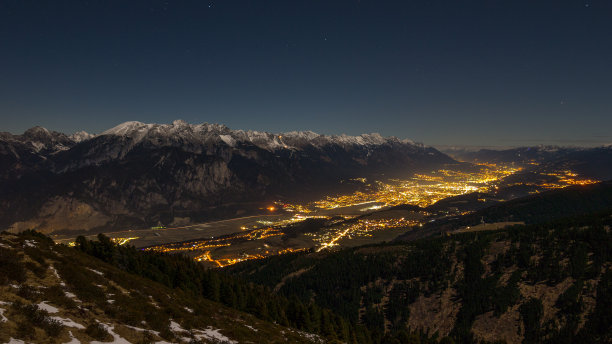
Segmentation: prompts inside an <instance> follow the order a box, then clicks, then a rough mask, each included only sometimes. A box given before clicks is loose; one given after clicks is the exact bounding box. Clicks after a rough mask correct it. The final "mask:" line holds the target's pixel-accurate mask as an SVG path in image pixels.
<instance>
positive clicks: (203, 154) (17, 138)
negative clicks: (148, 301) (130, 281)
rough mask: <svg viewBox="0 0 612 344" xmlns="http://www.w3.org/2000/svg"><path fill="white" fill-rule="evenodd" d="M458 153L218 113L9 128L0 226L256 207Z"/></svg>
mask: <svg viewBox="0 0 612 344" xmlns="http://www.w3.org/2000/svg"><path fill="white" fill-rule="evenodd" d="M449 163H456V162H455V160H453V159H452V158H450V157H449V156H447V155H445V154H443V153H441V152H439V151H438V150H436V149H434V148H431V147H426V146H424V145H422V144H418V143H414V142H412V141H410V140H402V139H398V138H395V137H386V138H385V137H382V136H381V135H379V134H364V135H359V136H347V135H332V136H328V135H320V134H316V133H314V132H311V131H305V132H288V133H283V134H271V133H266V132H258V131H244V130H231V129H229V128H228V127H226V126H223V125H219V124H207V123H204V124H196V125H193V124H188V123H186V122H184V121H180V120H178V121H174V122H173V123H172V124H145V123H141V122H126V123H123V124H120V125H118V126H116V127H114V128H111V129H109V130H106V131H104V132H102V133H101V134H99V135H91V134H88V133H85V132H80V133H76V134H73V135H66V134H63V133H58V132H54V131H49V130H47V129H45V128H41V127H35V128H32V129H29V130H27V131H26V132H25V133H23V134H22V135H12V134H9V133H2V134H0V195H1V196H0V206H2V207H3V209H5V211H3V212H2V214H0V228H4V229H11V230H14V231H20V230H25V229H30V228H37V229H38V230H41V231H43V232H46V233H50V232H58V231H65V230H72V231H74V230H85V231H87V230H104V229H105V228H116V227H122V228H126V227H127V228H142V227H145V226H150V225H155V224H160V223H161V224H164V225H166V224H172V223H179V222H180V223H186V222H193V221H203V220H207V219H211V218H223V217H230V216H236V215H242V214H245V215H246V214H250V213H252V212H253V211H256V210H257V209H259V208H261V207H262V205H263V204H265V203H266V202H270V201H273V200H276V199H287V198H292V197H293V198H295V197H296V196H295V195H300V197H302V198H307V197H314V196H317V195H321V194H322V193H323V192H324V191H327V192H329V190H333V188H336V189H338V188H340V187H347V185H346V184H342V183H341V182H342V181H344V180H349V179H351V178H356V177H369V176H382V175H384V176H387V177H391V176H394V175H407V174H409V173H412V172H416V171H420V170H427V169H432V168H438V167H441V166H443V165H444V164H449Z"/></svg>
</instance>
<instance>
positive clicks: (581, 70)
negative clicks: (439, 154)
mask: <svg viewBox="0 0 612 344" xmlns="http://www.w3.org/2000/svg"><path fill="white" fill-rule="evenodd" d="M178 118H181V119H184V120H186V121H188V122H191V123H200V122H214V123H223V124H226V125H228V126H229V127H231V128H234V129H255V130H266V131H273V132H281V131H290V130H313V131H316V132H321V133H326V134H340V133H346V134H360V133H363V132H379V133H381V134H383V135H394V136H398V137H402V138H411V139H414V140H418V141H422V142H424V143H426V144H434V145H435V144H438V145H444V144H464V145H504V146H507V145H524V144H542V143H553V144H571V145H593V144H602V143H612V134H611V133H612V130H610V128H612V1H609V0H599V1H595V0H594V1H573V0H549V1H538V0H526V1H523V0H511V1H501V0H487V1H454V0H453V1H430V0H421V1H408V0H406V1H369V0H361V1H340V0H334V1H331V0H325V1H287V0H281V1H263V0H262V1H231V0H225V1H187V0H185V1H133V0H130V1H125V0H121V1H84V0H78V1H60V0H57V1H28V0H0V120H1V122H0V124H1V125H0V131H10V132H13V133H20V132H23V131H24V130H25V129H26V128H29V127H32V126H34V125H42V126H45V127H47V128H49V129H53V130H58V131H63V132H74V131H77V130H86V131H89V132H101V131H103V130H105V129H107V128H109V127H112V126H114V125H116V124H118V123H121V122H124V121H128V120H138V121H143V122H158V123H168V122H171V121H172V120H173V119H178Z"/></svg>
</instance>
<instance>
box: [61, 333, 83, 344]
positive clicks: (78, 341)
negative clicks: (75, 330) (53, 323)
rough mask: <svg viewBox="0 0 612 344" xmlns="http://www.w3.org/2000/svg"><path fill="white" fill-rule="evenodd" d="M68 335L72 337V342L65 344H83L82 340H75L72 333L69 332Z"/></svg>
mask: <svg viewBox="0 0 612 344" xmlns="http://www.w3.org/2000/svg"><path fill="white" fill-rule="evenodd" d="M68 334H69V335H70V341H69V342H66V343H64V344H81V341H80V340H78V339H76V338H74V336H73V335H72V331H68Z"/></svg>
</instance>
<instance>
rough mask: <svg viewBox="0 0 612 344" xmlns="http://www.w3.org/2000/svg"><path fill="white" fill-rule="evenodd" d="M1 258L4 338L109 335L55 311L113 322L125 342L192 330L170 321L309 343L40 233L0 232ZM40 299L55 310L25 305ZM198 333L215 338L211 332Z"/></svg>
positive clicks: (250, 337) (235, 336)
mask: <svg viewBox="0 0 612 344" xmlns="http://www.w3.org/2000/svg"><path fill="white" fill-rule="evenodd" d="M0 261H1V262H0V265H1V266H0V269H1V270H2V271H0V301H2V302H3V304H0V308H2V309H4V316H5V317H6V318H7V319H8V321H5V322H0V342H3V343H4V342H8V340H9V338H10V337H13V338H21V339H25V340H26V341H27V342H45V343H65V342H68V341H69V340H70V334H69V331H70V333H72V335H73V336H74V337H75V338H77V339H79V340H80V341H81V342H83V343H86V342H89V341H91V340H93V339H95V338H96V336H97V337H98V338H97V339H98V340H102V341H107V340H109V339H111V338H112V337H109V336H108V335H105V334H104V331H96V329H95V328H94V327H93V326H91V327H89V328H88V329H79V328H74V327H67V326H58V324H57V323H55V322H53V321H50V319H51V317H56V316H59V317H61V318H68V319H71V320H72V321H74V322H76V323H78V324H80V325H82V326H83V327H88V326H90V325H95V324H96V323H97V322H101V323H104V324H107V325H110V326H113V327H114V329H113V331H114V332H115V333H116V334H118V335H120V336H122V337H123V338H125V339H127V340H129V341H130V342H132V343H138V342H154V341H159V340H165V341H169V342H177V341H180V340H183V339H184V340H187V338H188V337H192V336H191V334H190V333H189V331H187V332H181V331H176V330H173V329H172V328H171V326H170V325H171V321H173V322H175V323H177V324H179V325H180V326H181V327H182V328H183V329H193V330H194V331H192V332H193V334H195V335H196V336H195V337H197V335H198V334H200V335H201V334H202V332H198V330H201V331H206V330H207V329H209V328H210V329H217V330H219V333H221V334H222V335H223V336H225V337H226V338H228V339H230V340H234V341H239V342H241V343H243V342H245V343H248V342H251V343H262V342H266V343H267V342H270V343H284V342H287V341H289V342H312V341H311V340H310V339H308V338H307V337H306V335H305V334H302V333H298V332H297V331H294V330H291V329H289V328H285V327H281V326H278V325H275V324H272V323H269V322H265V321H262V320H259V319H256V318H255V317H253V316H251V315H249V314H246V313H242V312H238V311H236V310H233V309H231V308H227V307H225V306H222V305H220V304H218V303H215V302H211V301H208V300H205V299H203V298H201V297H196V296H194V295H189V294H187V293H184V292H182V291H181V290H179V289H174V290H173V289H169V288H167V287H165V286H162V285H160V284H158V283H155V282H152V281H150V280H148V279H145V278H142V277H138V276H135V275H131V274H129V273H126V272H124V271H121V270H119V269H117V268H115V267H113V266H111V265H109V264H106V263H104V262H102V261H100V260H98V259H96V258H93V257H91V256H89V255H86V254H83V253H81V252H79V251H77V250H75V249H72V248H69V247H65V246H61V245H54V244H53V243H51V242H48V241H46V240H45V239H44V238H41V237H36V236H27V235H26V236H23V235H22V236H14V235H11V234H6V233H3V234H0ZM94 270H95V271H94ZM55 272H57V274H56V273H55ZM67 293H68V294H67ZM109 300H112V301H110V302H112V303H110V302H109ZM42 301H47V304H49V305H51V306H53V307H55V308H57V309H58V310H59V311H58V312H57V313H52V314H45V312H41V311H40V310H36V308H34V307H31V305H32V304H39V303H40V302H42ZM128 326H133V327H138V328H141V329H146V330H148V332H143V331H139V330H135V329H131V328H129V327H128ZM175 329H176V328H175ZM100 332H102V333H100ZM200 339H201V340H202V341H203V342H214V340H213V339H212V338H208V339H207V338H206V337H202V336H200Z"/></svg>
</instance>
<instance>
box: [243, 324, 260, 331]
mask: <svg viewBox="0 0 612 344" xmlns="http://www.w3.org/2000/svg"><path fill="white" fill-rule="evenodd" d="M244 326H246V327H247V328H248V329H250V330H251V331H254V332H257V331H258V330H257V329H256V328H254V327H253V326H251V325H244Z"/></svg>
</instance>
